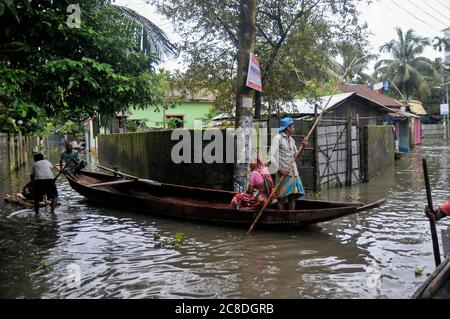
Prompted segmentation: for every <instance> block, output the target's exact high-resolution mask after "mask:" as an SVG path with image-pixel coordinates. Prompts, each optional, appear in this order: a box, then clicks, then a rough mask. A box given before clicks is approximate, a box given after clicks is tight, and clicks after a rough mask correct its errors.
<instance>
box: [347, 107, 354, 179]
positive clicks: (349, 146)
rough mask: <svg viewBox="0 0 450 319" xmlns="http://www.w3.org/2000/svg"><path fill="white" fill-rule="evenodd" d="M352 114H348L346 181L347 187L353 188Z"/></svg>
mask: <svg viewBox="0 0 450 319" xmlns="http://www.w3.org/2000/svg"><path fill="white" fill-rule="evenodd" d="M352 124H353V121H352V114H351V113H349V114H348V120H347V174H346V179H345V185H347V186H352V173H353V151H352Z"/></svg>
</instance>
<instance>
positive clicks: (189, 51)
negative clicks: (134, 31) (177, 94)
mask: <svg viewBox="0 0 450 319" xmlns="http://www.w3.org/2000/svg"><path fill="white" fill-rule="evenodd" d="M151 2H152V3H154V4H155V5H156V6H157V8H158V10H159V11H160V12H161V13H163V14H164V15H165V16H166V17H167V18H169V19H170V20H172V22H173V25H174V26H175V28H176V30H177V31H178V33H180V35H181V37H182V38H183V43H182V45H181V48H182V52H183V57H184V62H185V64H186V71H185V72H184V73H183V74H180V76H182V78H183V81H184V82H185V83H183V84H186V85H190V86H197V87H199V88H200V87H201V88H204V87H206V88H209V89H210V90H212V91H215V92H216V93H217V95H218V96H217V99H216V102H215V106H216V108H217V110H218V111H219V112H224V111H228V112H229V111H230V110H232V109H233V104H234V99H233V98H232V96H233V93H234V92H235V87H234V85H235V76H236V55H237V43H238V42H237V34H238V29H239V1H237V0H229V1H223V0H152V1H151ZM358 2H359V1H358V0H354V1H342V0H336V1H335V0H327V1H322V0H304V1H296V0H284V1H278V0H261V1H257V18H256V27H257V35H256V37H257V39H256V50H255V53H256V54H257V56H258V58H259V60H260V62H261V68H262V80H263V86H264V88H263V93H262V99H263V100H264V101H266V102H269V103H271V102H273V103H276V102H277V101H280V100H283V101H287V100H291V99H293V98H294V97H295V96H297V95H298V94H301V93H304V92H303V91H305V90H307V89H308V88H310V87H316V85H311V83H317V82H321V81H322V80H323V79H325V78H327V70H328V69H329V67H330V65H331V61H332V59H333V58H334V57H335V56H336V55H337V44H338V43H340V42H342V41H348V42H357V43H361V44H362V45H363V46H364V43H365V41H366V40H365V39H366V37H365V34H366V27H365V26H364V25H361V24H359V23H358V19H357V17H358V12H357V10H356V4H357V3H358ZM287 79H289V80H287Z"/></svg>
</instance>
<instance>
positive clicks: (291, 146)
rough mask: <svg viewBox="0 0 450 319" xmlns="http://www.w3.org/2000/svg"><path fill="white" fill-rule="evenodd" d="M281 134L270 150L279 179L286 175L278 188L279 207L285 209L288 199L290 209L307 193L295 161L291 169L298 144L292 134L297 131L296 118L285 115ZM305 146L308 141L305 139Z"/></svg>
mask: <svg viewBox="0 0 450 319" xmlns="http://www.w3.org/2000/svg"><path fill="white" fill-rule="evenodd" d="M278 131H279V134H277V135H276V136H275V137H274V138H273V140H272V145H271V148H270V151H269V154H270V161H271V168H272V169H273V170H274V171H276V173H277V184H278V181H279V180H280V179H281V178H282V176H284V178H283V181H282V183H281V184H280V186H279V187H278V188H277V199H278V209H279V210H284V209H286V208H285V203H286V201H287V202H288V209H289V210H294V209H295V201H296V200H297V199H298V198H300V197H302V196H303V195H305V191H304V189H303V184H302V181H301V179H300V175H299V172H298V168H297V163H295V162H294V163H293V165H292V166H291V169H290V170H289V169H288V168H289V163H290V161H291V160H292V159H293V158H294V156H295V155H296V153H297V146H296V145H295V141H294V138H293V137H292V135H293V134H294V132H295V127H294V120H293V119H291V118H290V117H285V118H284V119H282V120H281V124H280V128H279V130H278ZM303 143H304V144H305V146H306V145H307V144H308V141H307V140H306V139H305V140H304V141H303Z"/></svg>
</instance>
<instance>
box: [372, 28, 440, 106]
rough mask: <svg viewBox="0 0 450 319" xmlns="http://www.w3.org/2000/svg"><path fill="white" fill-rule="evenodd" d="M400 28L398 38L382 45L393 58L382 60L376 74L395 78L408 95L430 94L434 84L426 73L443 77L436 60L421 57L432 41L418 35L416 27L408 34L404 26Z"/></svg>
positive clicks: (398, 85) (383, 50) (391, 78)
mask: <svg viewBox="0 0 450 319" xmlns="http://www.w3.org/2000/svg"><path fill="white" fill-rule="evenodd" d="M396 31H397V35H398V38H397V39H394V40H391V41H390V42H388V43H386V44H384V45H383V46H381V47H380V52H385V53H389V54H391V56H392V57H393V59H388V60H381V61H378V62H377V63H376V64H375V70H376V71H375V74H376V75H379V76H381V78H383V79H389V80H391V81H393V82H394V83H395V84H396V85H397V87H399V89H400V91H401V92H402V94H403V95H404V96H406V97H408V95H411V94H414V93H417V94H415V95H417V96H418V97H420V98H423V97H425V96H428V95H429V94H430V87H429V86H428V83H427V81H426V80H425V78H424V76H425V75H426V74H427V73H428V74H431V75H433V76H436V77H438V76H439V74H438V72H437V71H436V70H435V68H434V67H433V64H432V62H431V61H430V60H429V59H427V58H425V57H422V56H420V55H421V54H422V53H423V50H424V48H425V47H426V46H428V45H430V41H429V39H428V38H424V37H420V36H418V35H416V34H415V33H414V31H413V30H412V29H409V30H408V31H406V33H403V31H402V29H401V28H397V29H396Z"/></svg>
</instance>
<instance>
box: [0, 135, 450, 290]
mask: <svg viewBox="0 0 450 319" xmlns="http://www.w3.org/2000/svg"><path fill="white" fill-rule="evenodd" d="M449 153H450V145H449V144H445V143H444V142H442V141H438V140H428V141H425V143H424V145H422V146H420V147H417V149H416V150H415V151H414V152H412V153H411V154H409V155H408V156H406V157H405V158H403V159H401V160H398V161H396V163H395V167H392V168H391V169H388V170H386V171H385V172H384V173H383V174H381V175H379V176H378V177H376V178H375V179H374V180H373V181H371V182H370V183H369V184H360V185H355V186H353V187H352V188H342V189H340V190H332V191H329V192H323V193H322V194H319V195H318V197H320V198H326V199H330V200H359V201H361V202H371V201H375V200H378V199H380V198H384V197H386V198H387V201H386V203H385V204H383V205H382V206H381V207H379V208H376V209H372V210H370V211H367V212H363V213H360V214H356V215H352V216H348V217H345V218H341V219H338V220H334V221H331V222H327V223H322V224H319V225H317V226H313V227H308V228H305V229H301V230H295V231H284V232H274V231H264V230H260V229H258V227H256V228H255V231H254V234H253V235H252V236H251V237H248V236H246V234H245V230H244V229H234V228H226V227H218V226H211V225H200V224H195V223H187V222H182V221H177V220H169V219H161V218H157V217H152V216H146V215H142V214H137V213H136V214H135V213H133V212H125V211H120V210H114V209H110V208H103V207H98V206H95V205H94V204H92V203H90V202H89V201H87V200H86V199H84V198H83V197H82V196H80V195H78V194H77V193H76V192H74V191H73V190H72V189H71V188H70V186H69V184H68V183H67V181H66V180H65V179H64V177H60V178H59V180H58V183H57V186H58V189H59V192H60V202H61V206H59V207H58V209H57V213H56V215H55V216H51V215H50V214H49V213H46V212H44V211H42V213H41V217H40V218H38V219H37V218H35V217H34V215H33V214H32V213H31V210H23V208H19V207H17V206H14V205H11V204H5V203H0V297H3V298H5V297H6V298H409V297H410V296H411V295H412V294H413V293H414V291H415V290H416V289H417V288H418V287H419V286H420V285H421V283H423V281H424V280H425V279H426V276H427V274H428V273H431V272H432V271H433V269H434V259H433V254H432V246H431V237H430V230H429V223H428V221H427V219H426V217H425V216H424V214H423V207H424V205H425V203H426V194H425V190H424V183H423V176H422V157H425V158H427V159H428V166H429V173H430V181H431V186H432V189H433V199H434V202H435V204H438V203H441V202H444V201H447V200H448V199H449V197H450V192H449V189H450V188H449V180H448V175H449V173H450V165H449V164H450V163H449V155H450V154H449ZM56 156H57V154H56V152H54V153H53V154H50V158H53V159H55V158H56ZM92 160H93V161H94V159H92ZM91 166H93V164H91ZM27 170H28V169H24V170H22V171H21V172H19V173H18V174H12V175H8V174H6V173H5V172H0V180H1V184H0V194H5V193H11V192H17V191H20V189H21V187H22V186H23V184H24V182H25V180H26V176H27ZM5 176H6V177H5ZM309 196H310V197H313V196H312V195H309ZM448 225H450V219H449V220H447V221H443V222H440V223H439V225H438V231H440V230H441V229H444V228H446V227H447V226H448ZM179 232H182V233H184V235H185V238H184V240H182V241H181V240H180V244H179V245H174V244H173V240H174V238H175V236H176V233H179ZM419 269H420V270H421V271H422V270H423V271H422V275H421V276H419V277H416V272H417V270H419ZM421 271H419V272H421Z"/></svg>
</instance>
